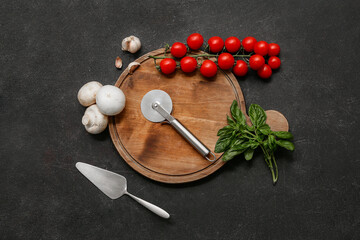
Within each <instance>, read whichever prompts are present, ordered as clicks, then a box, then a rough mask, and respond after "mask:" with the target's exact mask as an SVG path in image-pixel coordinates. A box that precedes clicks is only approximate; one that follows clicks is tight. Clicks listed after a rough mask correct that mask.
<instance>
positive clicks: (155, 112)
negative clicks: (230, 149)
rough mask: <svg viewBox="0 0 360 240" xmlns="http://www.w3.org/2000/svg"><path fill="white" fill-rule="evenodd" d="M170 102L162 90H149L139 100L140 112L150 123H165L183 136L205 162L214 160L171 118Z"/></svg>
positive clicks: (198, 141) (188, 132) (211, 155)
mask: <svg viewBox="0 0 360 240" xmlns="http://www.w3.org/2000/svg"><path fill="white" fill-rule="evenodd" d="M171 111H172V101H171V98H170V96H169V94H167V93H166V92H164V91H162V90H157V89H156V90H151V91H150V92H148V93H146V94H145V95H144V97H143V98H142V100H141V112H142V114H143V115H144V117H145V118H146V119H147V120H149V121H151V122H163V121H165V120H166V121H167V122H168V123H170V124H171V126H173V127H174V128H175V130H176V131H177V132H178V133H180V135H181V136H183V137H184V138H185V139H186V141H188V142H189V143H190V144H191V145H192V146H193V147H194V148H195V149H196V150H197V151H198V152H199V153H200V154H201V155H202V156H203V157H204V158H205V159H206V160H208V161H210V162H213V161H215V160H216V157H215V154H214V153H212V152H211V151H210V150H209V149H208V148H207V147H206V146H205V145H204V144H203V143H202V142H201V141H200V140H199V139H197V138H196V137H195V136H194V135H193V134H192V133H191V132H190V131H189V130H188V129H187V128H186V127H184V126H183V125H182V124H181V123H180V122H179V121H178V120H177V119H176V118H174V117H173V116H171Z"/></svg>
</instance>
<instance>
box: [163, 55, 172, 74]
mask: <svg viewBox="0 0 360 240" xmlns="http://www.w3.org/2000/svg"><path fill="white" fill-rule="evenodd" d="M160 69H161V72H162V73H164V74H170V73H173V72H174V71H175V69H176V62H175V60H174V59H172V58H165V59H163V60H161V62H160Z"/></svg>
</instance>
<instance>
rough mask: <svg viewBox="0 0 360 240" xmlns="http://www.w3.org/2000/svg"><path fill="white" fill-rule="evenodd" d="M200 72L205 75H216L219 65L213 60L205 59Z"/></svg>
mask: <svg viewBox="0 0 360 240" xmlns="http://www.w3.org/2000/svg"><path fill="white" fill-rule="evenodd" d="M200 72H201V74H202V75H203V76H204V77H213V76H215V75H216V72H217V66H216V64H215V63H214V62H213V61H211V60H205V61H204V62H203V64H202V65H201V67H200Z"/></svg>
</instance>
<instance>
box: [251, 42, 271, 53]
mask: <svg viewBox="0 0 360 240" xmlns="http://www.w3.org/2000/svg"><path fill="white" fill-rule="evenodd" d="M268 51H269V44H268V43H267V42H265V41H260V42H257V43H256V44H255V46H254V52H255V53H256V54H259V55H261V56H265V55H266V54H268Z"/></svg>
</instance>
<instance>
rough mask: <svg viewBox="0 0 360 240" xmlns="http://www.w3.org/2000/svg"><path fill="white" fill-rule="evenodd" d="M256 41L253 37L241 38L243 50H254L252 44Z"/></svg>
mask: <svg viewBox="0 0 360 240" xmlns="http://www.w3.org/2000/svg"><path fill="white" fill-rule="evenodd" d="M256 42H257V41H256V39H255V38H254V37H246V38H244V39H243V40H242V45H243V48H244V49H245V51H247V52H252V51H254V46H255V43H256Z"/></svg>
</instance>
